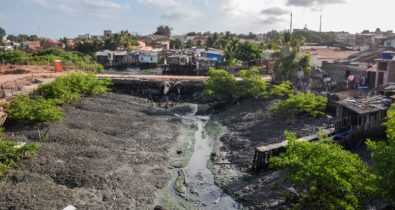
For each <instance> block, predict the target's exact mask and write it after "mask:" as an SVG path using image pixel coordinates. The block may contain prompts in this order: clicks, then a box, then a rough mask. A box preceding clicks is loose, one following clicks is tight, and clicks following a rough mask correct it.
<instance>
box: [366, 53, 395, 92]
mask: <svg viewBox="0 0 395 210" xmlns="http://www.w3.org/2000/svg"><path fill="white" fill-rule="evenodd" d="M394 54H395V52H393V51H384V52H382V54H381V58H380V59H376V65H375V66H374V67H372V68H370V69H369V70H368V78H369V81H370V84H371V85H370V87H372V88H381V87H383V86H387V85H388V84H394V83H395V60H394Z"/></svg>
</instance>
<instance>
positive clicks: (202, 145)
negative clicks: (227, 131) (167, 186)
mask: <svg viewBox="0 0 395 210" xmlns="http://www.w3.org/2000/svg"><path fill="white" fill-rule="evenodd" d="M196 111H197V108H196V107H195V111H194V112H192V113H189V114H186V115H182V116H180V115H178V116H179V117H180V118H181V119H182V122H183V123H184V124H186V125H194V126H196V128H197V129H196V131H195V135H194V137H193V138H194V139H188V141H195V145H194V151H193V154H192V157H191V159H190V161H189V163H188V165H187V166H186V167H185V168H183V169H178V170H182V172H183V175H185V183H184V184H185V186H186V187H185V190H186V193H185V195H179V193H178V194H177V193H175V190H174V188H175V185H176V182H177V179H179V178H180V177H179V176H180V172H179V171H178V170H177V171H176V173H175V175H176V177H175V179H174V181H173V184H172V186H171V187H172V189H171V191H172V194H173V195H174V196H176V198H177V199H178V200H180V201H181V202H183V203H184V204H186V205H187V206H189V207H192V208H197V209H210V210H215V209H218V210H219V209H221V210H222V209H230V210H231V209H240V205H239V204H238V203H237V202H236V201H234V200H233V199H232V198H231V197H230V196H229V195H227V194H226V193H224V192H223V191H222V190H221V189H220V188H219V187H217V186H216V185H215V183H214V175H213V174H212V173H211V171H210V170H209V169H208V168H207V162H208V161H209V159H210V155H211V153H212V152H213V149H214V145H216V144H218V142H219V137H220V135H213V136H211V135H212V134H210V132H208V130H209V129H221V128H220V127H219V124H217V123H213V122H212V120H211V119H210V117H209V116H196V115H195V113H196ZM210 121H211V122H210ZM208 126H217V127H215V128H213V127H211V128H210V127H208ZM183 175H181V176H183Z"/></svg>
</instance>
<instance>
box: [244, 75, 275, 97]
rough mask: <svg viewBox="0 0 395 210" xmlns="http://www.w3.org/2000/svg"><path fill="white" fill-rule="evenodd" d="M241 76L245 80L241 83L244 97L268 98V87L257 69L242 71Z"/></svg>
mask: <svg viewBox="0 0 395 210" xmlns="http://www.w3.org/2000/svg"><path fill="white" fill-rule="evenodd" d="M240 75H241V77H242V78H243V80H242V81H241V82H240V85H241V91H242V95H243V96H252V97H262V98H268V97H269V93H268V85H267V83H266V81H265V80H263V79H262V75H261V74H260V73H259V71H258V70H257V69H252V70H242V71H240Z"/></svg>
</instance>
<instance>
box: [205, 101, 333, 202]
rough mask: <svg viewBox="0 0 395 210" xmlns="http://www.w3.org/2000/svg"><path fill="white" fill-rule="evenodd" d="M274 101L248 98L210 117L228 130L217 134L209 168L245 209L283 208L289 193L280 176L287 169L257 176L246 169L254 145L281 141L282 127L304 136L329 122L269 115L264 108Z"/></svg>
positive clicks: (249, 164) (287, 185)
mask: <svg viewBox="0 0 395 210" xmlns="http://www.w3.org/2000/svg"><path fill="white" fill-rule="evenodd" d="M274 102H275V101H262V100H253V99H248V100H244V101H242V102H240V103H239V104H237V105H234V106H231V107H227V108H226V109H224V110H223V111H222V112H220V113H217V114H215V115H214V116H213V118H214V119H216V120H218V121H219V122H220V123H221V124H222V125H224V126H226V127H227V130H228V132H227V133H226V134H225V135H223V136H222V137H221V142H222V146H221V147H220V148H219V149H218V150H217V151H216V152H215V155H214V156H213V158H212V161H211V162H210V168H211V170H212V171H213V173H214V174H215V181H216V183H217V185H218V186H220V187H221V188H222V189H224V190H225V192H226V193H228V194H230V195H231V196H232V197H234V199H236V200H237V201H239V202H240V203H241V204H242V205H243V206H244V207H245V208H247V209H283V208H284V207H286V202H285V197H284V194H285V193H287V192H288V193H292V189H291V188H290V185H289V183H287V181H286V180H284V178H283V177H284V175H285V174H286V173H287V171H266V172H262V173H261V174H259V175H256V174H255V173H253V172H251V171H250V169H251V166H252V161H253V156H254V150H255V147H257V146H262V145H269V144H272V143H278V142H281V141H283V140H284V137H283V134H284V131H285V130H289V131H292V132H295V133H296V134H297V135H298V136H306V135H310V134H313V133H316V132H318V131H319V128H320V127H325V126H327V125H328V124H329V121H328V120H327V119H325V118H321V119H314V118H311V117H307V116H301V117H298V118H287V117H285V116H280V115H277V114H273V113H271V112H270V111H269V110H268V107H269V106H270V104H272V103H274Z"/></svg>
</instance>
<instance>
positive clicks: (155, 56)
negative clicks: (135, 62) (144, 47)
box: [139, 51, 159, 64]
mask: <svg viewBox="0 0 395 210" xmlns="http://www.w3.org/2000/svg"><path fill="white" fill-rule="evenodd" d="M139 59H140V63H149V64H157V63H158V62H159V53H158V51H140V52H139Z"/></svg>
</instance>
